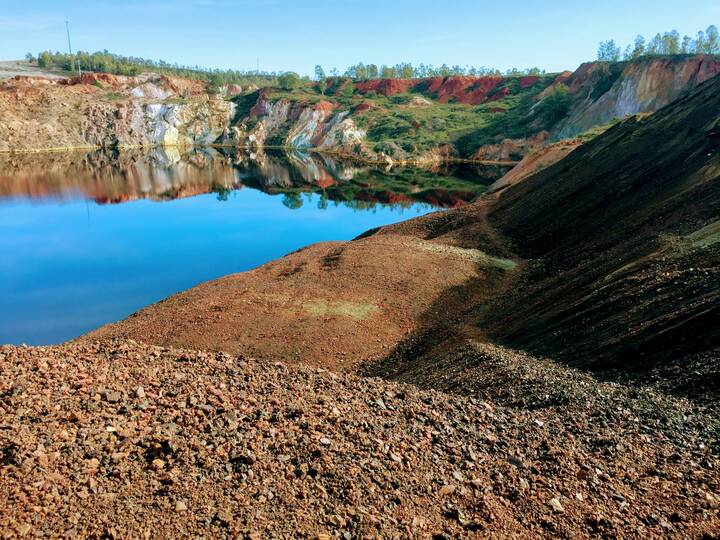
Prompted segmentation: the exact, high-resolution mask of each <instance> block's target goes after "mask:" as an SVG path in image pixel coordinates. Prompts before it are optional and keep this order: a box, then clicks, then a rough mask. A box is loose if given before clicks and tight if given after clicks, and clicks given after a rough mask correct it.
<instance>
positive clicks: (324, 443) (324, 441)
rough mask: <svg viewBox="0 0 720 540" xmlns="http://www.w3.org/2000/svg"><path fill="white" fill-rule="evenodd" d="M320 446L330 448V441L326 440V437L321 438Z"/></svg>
mask: <svg viewBox="0 0 720 540" xmlns="http://www.w3.org/2000/svg"><path fill="white" fill-rule="evenodd" d="M320 444H323V445H325V446H330V439H328V438H327V437H323V438H322V439H320Z"/></svg>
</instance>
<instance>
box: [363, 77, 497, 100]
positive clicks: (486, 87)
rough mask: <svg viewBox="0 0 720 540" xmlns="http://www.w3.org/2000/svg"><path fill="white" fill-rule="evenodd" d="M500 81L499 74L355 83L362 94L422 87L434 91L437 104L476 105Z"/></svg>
mask: <svg viewBox="0 0 720 540" xmlns="http://www.w3.org/2000/svg"><path fill="white" fill-rule="evenodd" d="M502 81H503V78H502V77H454V76H453V77H430V78H426V79H415V80H409V79H377V80H372V81H361V82H357V83H355V89H356V90H357V91H358V92H361V93H367V92H377V93H378V94H382V95H384V96H394V95H396V94H405V93H407V92H408V91H410V90H411V89H412V90H420V89H421V88H422V89H424V90H425V91H427V92H428V93H430V94H434V95H435V98H436V99H437V101H438V102H440V103H448V102H450V101H454V102H457V103H466V104H471V105H477V104H479V103H482V102H483V101H486V100H487V99H488V95H489V93H490V92H492V91H493V90H494V89H495V88H497V86H498V85H499V84H500V83H501V82H502ZM503 95H504V94H503Z"/></svg>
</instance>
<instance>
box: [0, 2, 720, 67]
mask: <svg viewBox="0 0 720 540" xmlns="http://www.w3.org/2000/svg"><path fill="white" fill-rule="evenodd" d="M66 19H68V20H69V21H70V25H71V32H72V38H73V48H74V49H82V50H86V51H95V50H102V49H107V50H109V51H111V52H117V53H121V54H125V55H132V56H141V57H145V58H153V59H156V60H157V59H163V60H166V61H169V62H178V63H182V64H188V65H201V66H208V67H220V68H238V69H254V68H255V63H256V61H257V59H259V62H260V68H261V69H264V70H269V71H275V70H277V71H286V70H294V71H297V72H299V73H301V74H311V73H312V70H313V67H314V66H315V64H322V65H323V66H324V67H325V69H326V71H330V68H332V67H337V68H338V69H340V70H341V71H343V70H344V69H345V68H346V67H347V66H348V65H350V64H354V63H356V62H358V61H363V62H366V63H370V62H372V63H376V64H378V65H379V64H395V63H397V62H403V61H407V62H412V63H414V64H418V63H421V62H424V63H429V64H434V65H441V64H443V63H447V64H448V65H454V64H459V65H461V66H464V65H475V66H478V67H479V66H487V67H495V68H499V69H502V70H505V69H508V68H512V67H518V68H524V67H533V66H537V67H539V68H542V69H546V70H548V71H560V70H563V69H574V68H575V67H577V65H578V64H580V63H581V62H583V61H585V60H590V59H593V58H594V57H595V54H596V51H597V45H598V42H599V41H600V40H603V39H609V38H614V39H615V40H616V41H618V42H620V43H622V44H623V45H624V44H626V43H629V42H630V41H631V40H632V39H633V38H634V36H635V35H636V34H638V33H640V34H643V35H645V36H646V37H648V36H652V35H654V34H655V33H657V32H662V31H667V30H672V29H677V30H678V31H679V32H680V33H681V34H690V35H693V36H694V35H695V33H696V32H697V30H699V29H705V28H706V27H707V26H708V25H709V24H717V25H719V26H720V0H572V1H571V0H551V1H550V0H534V1H532V0H500V1H498V0H491V1H485V0H475V1H473V0H413V1H410V0H395V1H392V0H96V1H73V0H65V1H62V0H26V1H19V0H0V60H9V59H16V58H22V57H23V56H24V55H25V53H26V52H33V53H37V52H38V51H40V50H45V49H53V50H55V49H57V50H66V48H67V42H66V38H65V20H66Z"/></svg>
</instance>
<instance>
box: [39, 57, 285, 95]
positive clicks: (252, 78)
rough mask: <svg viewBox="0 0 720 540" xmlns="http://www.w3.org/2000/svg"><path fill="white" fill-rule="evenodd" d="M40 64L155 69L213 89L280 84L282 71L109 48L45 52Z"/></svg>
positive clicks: (122, 71) (129, 71)
mask: <svg viewBox="0 0 720 540" xmlns="http://www.w3.org/2000/svg"><path fill="white" fill-rule="evenodd" d="M28 57H29V60H30V61H32V54H31V53H28V54H27V55H26V58H28ZM37 63H38V65H39V66H40V67H43V68H59V69H64V70H67V71H74V70H75V69H76V68H77V67H78V66H79V67H80V69H82V70H84V71H98V72H101V73H112V74H115V75H131V76H132V75H138V74H140V73H142V72H143V71H153V72H156V73H162V74H163V75H170V76H174V77H184V78H186V79H195V80H201V81H206V82H208V83H209V84H210V86H211V87H213V88H219V87H220V86H222V85H223V84H243V85H248V84H255V85H264V86H271V85H275V84H277V83H278V79H279V77H280V75H281V74H278V73H272V72H264V71H238V70H232V69H228V70H220V69H205V68H201V67H199V66H194V67H190V66H183V65H179V64H170V63H168V62H164V61H162V60H159V61H154V60H147V59H145V58H136V57H132V56H122V55H119V54H113V53H110V52H108V51H98V52H94V53H88V52H83V51H78V52H77V53H76V54H73V55H70V54H66V53H61V52H52V51H43V52H41V53H39V54H38V56H37Z"/></svg>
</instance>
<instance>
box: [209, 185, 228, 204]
mask: <svg viewBox="0 0 720 540" xmlns="http://www.w3.org/2000/svg"><path fill="white" fill-rule="evenodd" d="M212 191H213V193H216V194H217V200H218V201H221V202H225V201H227V200H228V197H229V196H230V192H231V191H232V189H230V188H229V187H225V186H221V185H219V184H213V185H212Z"/></svg>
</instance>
